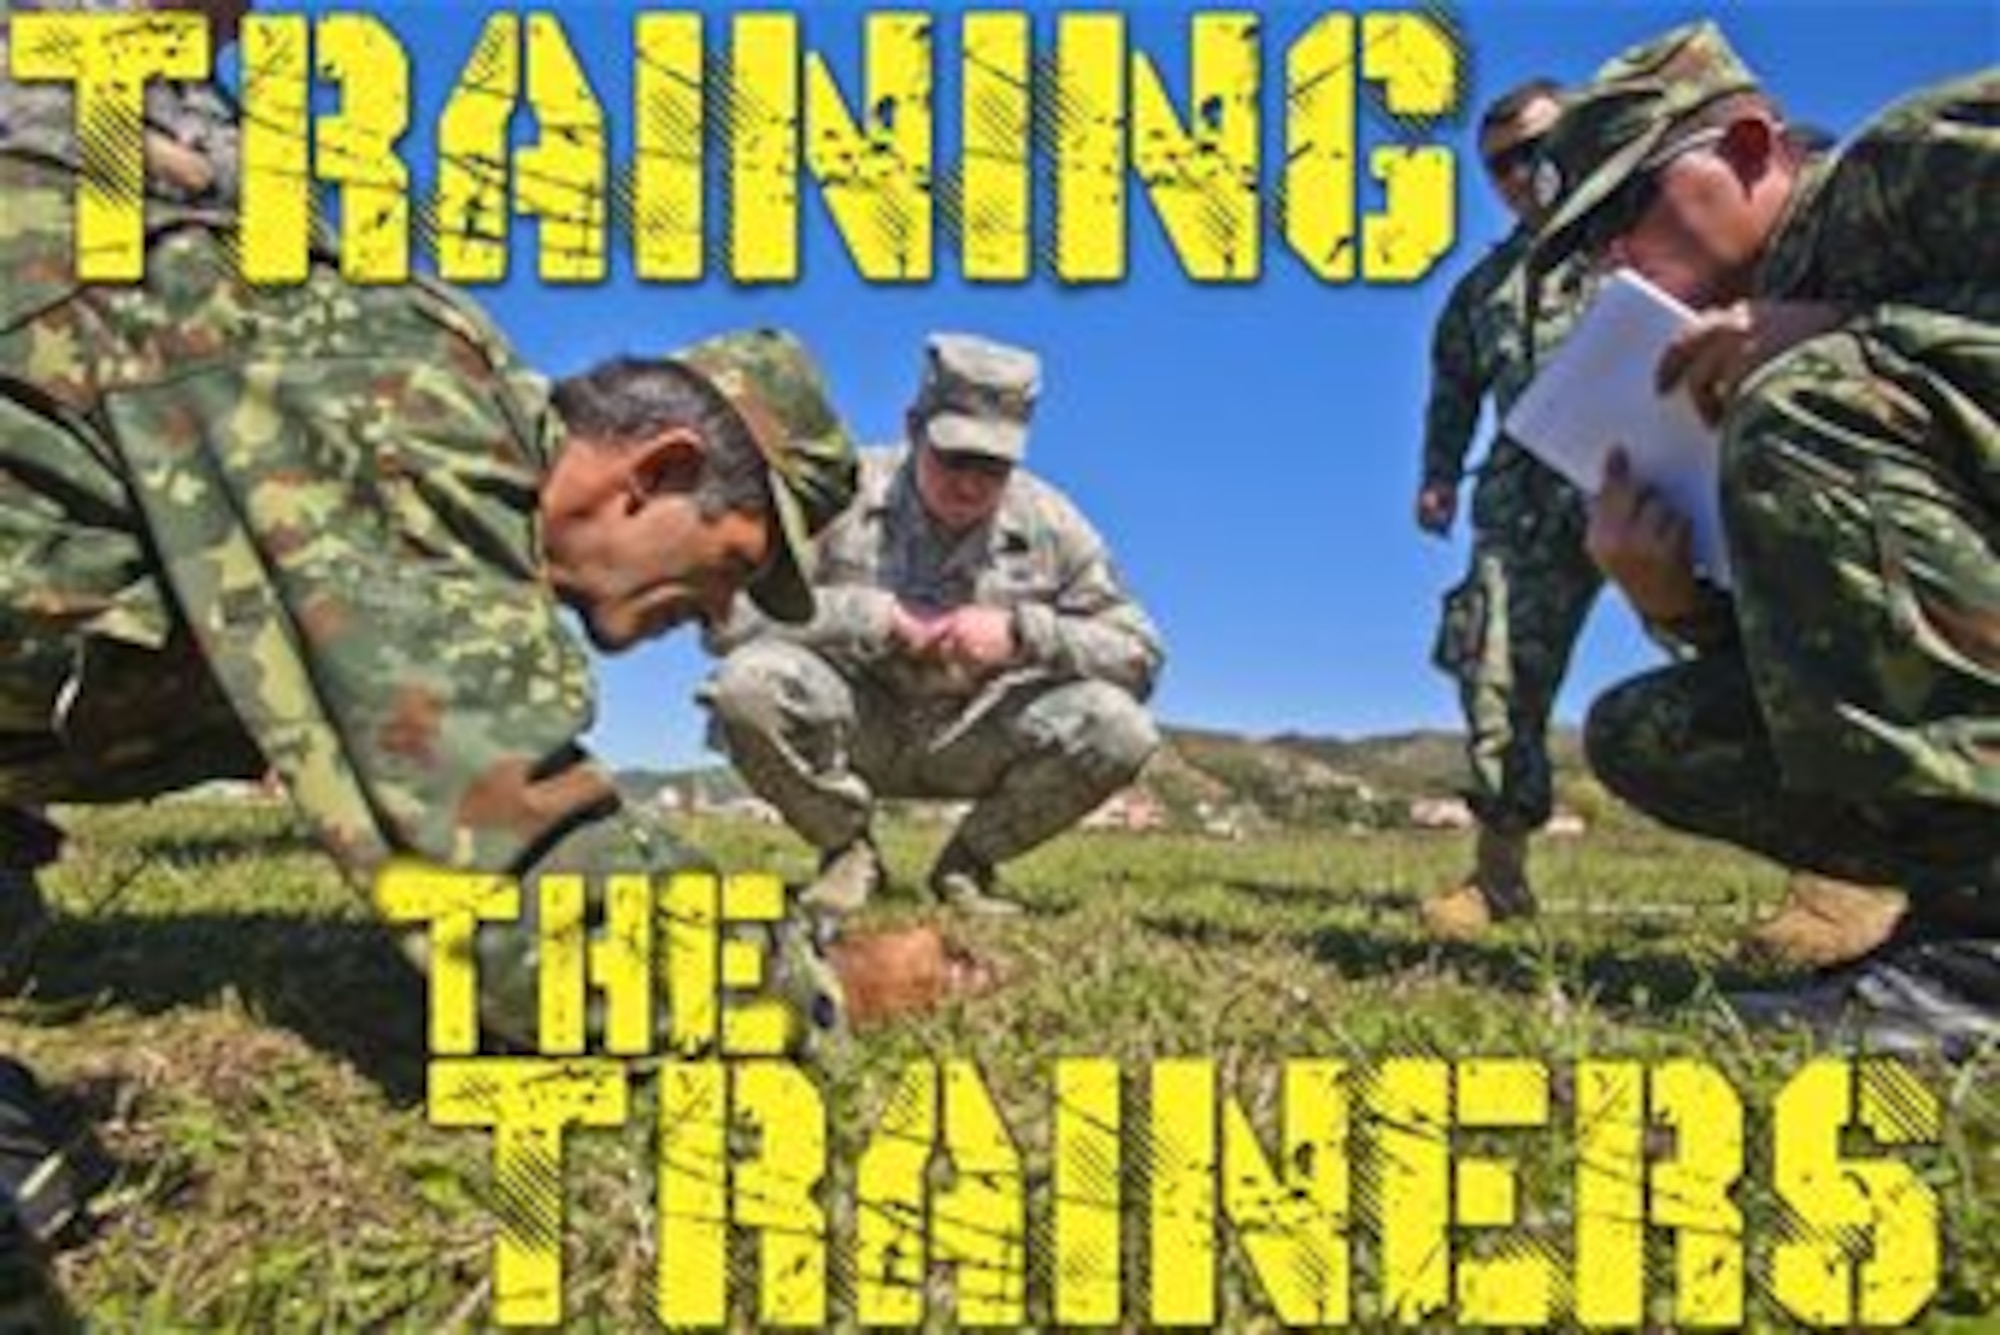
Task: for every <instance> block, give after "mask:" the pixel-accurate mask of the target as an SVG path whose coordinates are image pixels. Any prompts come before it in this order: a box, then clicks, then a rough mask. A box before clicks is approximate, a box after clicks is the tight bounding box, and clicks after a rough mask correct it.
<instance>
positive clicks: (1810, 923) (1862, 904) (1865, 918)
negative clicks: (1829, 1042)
mask: <svg viewBox="0 0 2000 1335" xmlns="http://www.w3.org/2000/svg"><path fill="white" fill-rule="evenodd" d="M1905 907H1906V901H1905V900H1904V898H1903V896H1902V895H1901V894H1899V893H1897V892H1896V891H1894V890H1889V889H1886V888H1883V887H1881V886H1870V885H1857V884H1855V883H1854V882H1851V881H1837V880H1835V879H1833V878H1832V877H1830V876H1815V875H1813V874H1811V873H1810V872H1797V873H1794V874H1793V876H1792V883H1791V887H1790V890H1789V892H1788V893H1787V894H1786V896H1785V902H1784V903H1783V904H1781V905H1779V906H1778V911H1777V912H1776V913H1774V914H1772V915H1771V916H1770V917H1768V918H1766V919H1764V921H1762V922H1760V923H1758V924H1757V925H1756V926H1755V927H1752V928H1751V929H1750V931H1749V933H1748V935H1746V936H1745V937H1744V938H1743V945H1742V955H1743V958H1744V959H1746V960H1749V961H1752V962H1755V963H1759V964H1770V965H1778V966H1782V967H1785V968H1791V969H1826V968H1831V967H1833V966H1835V965H1839V964H1849V963H1852V962H1853V961H1855V960H1858V959H1860V958H1861V957H1862V956H1863V955H1866V954H1867V953H1868V952H1869V951H1871V950H1873V949H1875V947H1877V946H1879V945H1881V944H1882V943H1883V942H1884V941H1886V940H1888V939H1889V934H1890V933H1891V932H1893V931H1895V930H1896V924H1897V923H1898V922H1900V921H1902V917H1903V910H1904V908H1905Z"/></svg>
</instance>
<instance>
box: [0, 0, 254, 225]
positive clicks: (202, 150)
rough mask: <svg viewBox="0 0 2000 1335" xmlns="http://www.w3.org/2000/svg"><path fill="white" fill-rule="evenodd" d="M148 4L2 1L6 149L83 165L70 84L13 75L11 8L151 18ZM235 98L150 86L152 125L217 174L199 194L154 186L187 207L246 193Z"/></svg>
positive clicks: (1, 137)
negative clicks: (29, 80) (19, 80)
mask: <svg viewBox="0 0 2000 1335" xmlns="http://www.w3.org/2000/svg"><path fill="white" fill-rule="evenodd" d="M150 8H151V6H150V5H148V4H147V3H146V2H145V0H8V2H7V3H0V145H4V146H6V147H9V148H13V149H17V150H21V151H23V152H29V153H34V154H38V155H41V156H44V157H47V158H49V159H50V160H52V161H55V162H60V163H64V164H67V165H69V166H72V167H74V166H78V165H80V163H81V160H82V159H81V154H80V151H79V148H78V144H77V136H76V111H75V107H74V98H73V97H72V95H71V92H70V88H69V85H67V84H54V83H17V82H15V81H14V80H13V79H11V78H10V77H8V73H7V71H8V68H9V54H8V53H9V42H10V34H9V32H8V28H7V21H6V11H7V10H9V9H11V10H15V11H21V10H52V11H85V12H94V13H144V12H146V11H147V10H149V9H150ZM239 120H240V117H239V115H238V113H237V108H236V102H235V99H234V98H232V97H231V96H230V94H229V92H228V90H226V89H224V88H223V87H221V86H220V85H219V84H214V83H183V82H178V81H173V80H156V81H154V82H153V83H152V84H151V85H149V86H148V87H147V89H146V128H147V129H148V130H150V131H152V132H153V133H155V134H159V135H161V136H164V137H165V138H167V139H170V140H172V141H173V142H175V143H177V144H180V145H181V146H182V147H184V148H187V149H190V150H192V151H194V152H195V153H197V154H199V155H200V156H201V158H202V159H203V161H205V162H206V163H207V164H208V167H209V169H210V170H211V171H212V172H213V174H214V179H213V181H212V183H211V184H210V185H209V187H208V189H207V190H206V191H203V192H202V193H201V194H199V195H195V194H191V193H189V192H188V191H187V190H185V189H183V188H181V187H179V186H177V185H175V184H174V183H173V182H171V181H166V180H161V179H157V178H156V179H155V180H153V181H152V182H151V183H150V184H151V187H152V188H153V189H154V190H156V191H158V192H159V193H160V194H161V195H162V196H163V197H165V198H169V199H175V200H179V201H181V202H184V203H193V202H201V203H208V204H227V205H233V204H235V203H236V202H237V200H238V199H240V198H241V195H242V179H243V177H242V169H241V163H242V154H241V148H240V142H239V139H240V136H239V132H238V121H239Z"/></svg>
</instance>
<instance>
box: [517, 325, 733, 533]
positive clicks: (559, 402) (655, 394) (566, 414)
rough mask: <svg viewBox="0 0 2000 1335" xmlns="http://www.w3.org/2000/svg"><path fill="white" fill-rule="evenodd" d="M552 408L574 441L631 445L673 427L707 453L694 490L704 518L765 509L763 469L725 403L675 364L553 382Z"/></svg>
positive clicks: (643, 363)
mask: <svg viewBox="0 0 2000 1335" xmlns="http://www.w3.org/2000/svg"><path fill="white" fill-rule="evenodd" d="M550 403H551V405H552V406H553V407H554V408H555V411H556V415H557V416H558V417H560V418H561V419H562V422H563V425H564V427H566V428H567V429H568V431H569V433H570V434H571V435H573V436H588V437H590V438H591V439H592V440H595V441H599V442H602V443H604V444H606V445H610V446H614V447H616V446H619V445H627V444H632V443H634V442H637V441H641V440H644V439H646V438H647V437H648V436H651V435H653V434H655V433H656V432H659V431H663V430H666V429H668V428H671V427H690V428H692V429H694V430H695V431H697V432H699V433H700V435H701V438H702V444H703V446H704V448H705V450H706V461H705V464H704V467H703V469H702V478H701V483H700V485H699V486H698V487H697V489H696V491H695V499H696V500H697V501H698V502H700V504H701V510H702V513H703V514H704V515H707V516H709V517H711V518H713V517H714V516H716V515H719V514H722V513H725V512H727V511H731V510H748V511H751V512H753V513H758V514H761V513H764V512H766V511H768V510H769V509H770V507H771V494H770V485H771V484H770V476H769V466H768V465H767V464H766V463H765V461H764V455H763V452H762V451H760V450H759V449H758V448H757V442H756V441H755V440H754V439H752V438H751V435H750V431H749V428H748V427H746V426H745V425H744V424H743V419H742V418H741V417H738V416H737V415H736V410H735V409H734V408H731V407H730V406H729V404H728V403H727V401H725V400H724V399H723V397H722V396H721V395H720V394H718V393H716V391H715V390H714V389H712V388H710V386H709V385H708V383H707V382H706V381H704V380H703V379H702V378H701V377H700V376H698V375H696V374H695V373H694V372H693V371H690V370H689V369H688V368H687V367H685V366H682V365H681V364H680V363H679V362H670V361H663V360H659V359H652V360H648V359H645V358H641V357H614V358H612V359H611V360H609V361H605V362H600V363H598V364H597V365H596V366H593V367H592V368H590V370H588V371H586V372H584V373H583V374H582V375H574V376H570V377H568V378H566V379H563V380H559V381H557V382H556V386H555V390H554V393H553V394H552V395H551V397H550Z"/></svg>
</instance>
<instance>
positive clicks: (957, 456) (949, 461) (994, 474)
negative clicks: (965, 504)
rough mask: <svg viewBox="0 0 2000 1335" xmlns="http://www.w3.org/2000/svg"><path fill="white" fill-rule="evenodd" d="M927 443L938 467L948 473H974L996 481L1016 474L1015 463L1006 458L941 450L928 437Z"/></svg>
mask: <svg viewBox="0 0 2000 1335" xmlns="http://www.w3.org/2000/svg"><path fill="white" fill-rule="evenodd" d="M925 445H926V447H927V448H928V449H929V450H930V452H931V458H933V459H935V460H936V461H937V465H938V467H940V468H942V469H944V471H945V472H947V473H974V474H977V475H978V476H980V477H985V478H992V479H993V480H995V481H999V480H1001V479H1003V478H1008V477H1012V476H1013V474H1014V465H1013V464H1012V463H1011V462H1009V461H1008V460H1006V459H995V458H993V457H992V456H991V455H985V454H962V453H957V452H953V451H946V450H941V449H939V448H938V447H937V443H936V442H935V441H932V440H930V439H929V438H928V437H926V439H925Z"/></svg>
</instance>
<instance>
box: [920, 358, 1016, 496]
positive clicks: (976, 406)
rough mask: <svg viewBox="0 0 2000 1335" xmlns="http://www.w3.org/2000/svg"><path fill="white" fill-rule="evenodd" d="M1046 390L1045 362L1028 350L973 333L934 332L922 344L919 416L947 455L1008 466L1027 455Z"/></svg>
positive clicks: (929, 435)
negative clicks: (1030, 428)
mask: <svg viewBox="0 0 2000 1335" xmlns="http://www.w3.org/2000/svg"><path fill="white" fill-rule="evenodd" d="M1041 389H1042V360H1041V358H1039V357H1037V356H1036V355H1035V354H1034V353H1032V352H1029V351H1027V350H1026V349H1024V348H1015V347H1009V346H1008V345H1007V344H1005V343H995V342H993V341H992V340H990V339H984V338H976V337H973V336H972V335H970V334H933V335H931V337H930V340H929V341H928V342H927V343H926V344H925V345H924V382H923V385H922V387H921V388H919V389H918V391H917V402H916V413H917V415H918V416H919V417H921V418H922V419H924V435H925V437H926V438H927V439H928V440H929V441H930V443H931V445H932V446H933V447H934V448H935V449H937V450H939V451H940V452H942V453H945V454H979V455H985V456H986V457H987V458H989V459H1001V460H1005V461H1006V462H1007V463H1010V464H1017V463H1020V462H1021V457H1022V456H1023V455H1025V454H1026V453H1027V452H1028V423H1029V422H1030V421H1031V420H1032V419H1033V417H1034V415H1035V398H1036V396H1037V395H1039V394H1040V393H1041Z"/></svg>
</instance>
